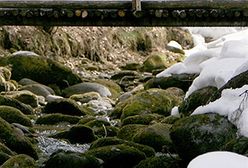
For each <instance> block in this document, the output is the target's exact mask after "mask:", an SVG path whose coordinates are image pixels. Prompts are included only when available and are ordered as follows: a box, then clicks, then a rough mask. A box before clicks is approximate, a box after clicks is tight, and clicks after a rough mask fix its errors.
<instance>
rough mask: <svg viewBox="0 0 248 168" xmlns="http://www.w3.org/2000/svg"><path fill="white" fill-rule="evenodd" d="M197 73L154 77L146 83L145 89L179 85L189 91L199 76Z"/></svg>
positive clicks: (178, 86)
mask: <svg viewBox="0 0 248 168" xmlns="http://www.w3.org/2000/svg"><path fill="white" fill-rule="evenodd" d="M197 76H198V75H196V74H178V75H177V74H174V75H172V76H169V77H160V78H156V77H155V78H153V79H150V80H149V81H147V82H146V83H145V84H144V87H145V89H149V88H161V89H167V88H169V87H177V88H180V89H182V90H183V91H184V92H187V91H188V89H189V87H190V86H191V84H192V82H193V80H194V79H195V78H196V77H197Z"/></svg>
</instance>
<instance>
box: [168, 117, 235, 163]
mask: <svg viewBox="0 0 248 168" xmlns="http://www.w3.org/2000/svg"><path fill="white" fill-rule="evenodd" d="M236 132H237V128H236V127H235V126H234V125H233V124H231V123H230V122H229V121H228V119H226V118H224V117H222V116H220V115H218V114H202V115H193V116H190V117H185V118H182V119H180V120H178V121H176V122H175V123H174V124H173V126H172V129H171V133H170V135H171V139H172V141H173V144H174V147H175V149H176V151H177V152H178V154H179V156H180V157H181V158H182V160H183V161H184V162H185V165H187V164H188V162H189V161H191V160H192V159H193V158H195V157H196V156H198V155H200V154H203V153H206V152H210V151H216V150H221V149H223V148H224V146H225V145H226V144H227V143H228V142H229V141H231V140H233V139H235V138H236Z"/></svg>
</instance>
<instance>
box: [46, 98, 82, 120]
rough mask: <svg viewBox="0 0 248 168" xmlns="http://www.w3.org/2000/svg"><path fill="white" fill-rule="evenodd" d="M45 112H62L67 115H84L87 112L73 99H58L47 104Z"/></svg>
mask: <svg viewBox="0 0 248 168" xmlns="http://www.w3.org/2000/svg"><path fill="white" fill-rule="evenodd" d="M43 112H44V113H61V114H67V115H76V116H83V115H86V113H85V112H84V111H83V110H82V109H81V107H80V106H79V105H78V104H77V102H75V101H74V100H71V99H58V100H55V101H52V102H49V103H47V104H46V106H45V107H44V109H43Z"/></svg>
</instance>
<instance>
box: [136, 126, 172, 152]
mask: <svg viewBox="0 0 248 168" xmlns="http://www.w3.org/2000/svg"><path fill="white" fill-rule="evenodd" d="M170 128H171V125H168V124H161V123H156V124H153V125H149V126H148V127H146V128H144V129H141V130H139V131H138V132H137V134H135V135H133V141H134V142H136V143H140V144H143V145H147V146H151V147H153V148H154V149H155V150H156V151H162V149H163V148H166V149H167V150H168V151H173V150H172V141H171V138H170Z"/></svg>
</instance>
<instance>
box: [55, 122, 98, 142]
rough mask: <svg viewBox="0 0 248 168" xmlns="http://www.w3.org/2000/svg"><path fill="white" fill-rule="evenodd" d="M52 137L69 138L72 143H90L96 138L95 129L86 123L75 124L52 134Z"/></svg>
mask: <svg viewBox="0 0 248 168" xmlns="http://www.w3.org/2000/svg"><path fill="white" fill-rule="evenodd" d="M51 137H53V138H58V139H67V140H69V141H70V142H71V143H80V144H84V143H90V142H92V141H94V140H96V136H95V134H94V131H93V130H92V129H91V128H89V127H86V126H84V125H77V126H73V127H71V128H70V129H69V130H68V131H63V132H60V133H57V134H55V135H52V136H51Z"/></svg>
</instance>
